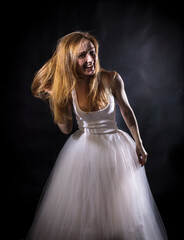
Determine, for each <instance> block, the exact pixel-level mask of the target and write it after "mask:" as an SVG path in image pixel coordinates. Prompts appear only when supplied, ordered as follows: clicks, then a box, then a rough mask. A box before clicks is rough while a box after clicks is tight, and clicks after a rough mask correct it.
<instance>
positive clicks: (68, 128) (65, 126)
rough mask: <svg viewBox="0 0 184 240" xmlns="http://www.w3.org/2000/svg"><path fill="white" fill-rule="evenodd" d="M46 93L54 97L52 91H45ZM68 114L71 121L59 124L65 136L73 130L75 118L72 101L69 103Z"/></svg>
mask: <svg viewBox="0 0 184 240" xmlns="http://www.w3.org/2000/svg"><path fill="white" fill-rule="evenodd" d="M45 92H47V93H48V94H49V95H52V90H50V89H45ZM66 111H67V114H68V115H69V116H70V118H71V119H67V121H66V123H57V125H58V127H59V129H60V130H61V132H62V133H64V134H70V133H71V131H72V128H73V117H72V103H71V100H69V101H68V105H67V109H66Z"/></svg>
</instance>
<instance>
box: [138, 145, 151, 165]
mask: <svg viewBox="0 0 184 240" xmlns="http://www.w3.org/2000/svg"><path fill="white" fill-rule="evenodd" d="M136 153H137V156H138V160H139V163H140V165H141V167H143V166H144V165H145V163H146V162H147V157H148V154H147V152H146V150H145V149H144V147H143V145H142V144H137V145H136Z"/></svg>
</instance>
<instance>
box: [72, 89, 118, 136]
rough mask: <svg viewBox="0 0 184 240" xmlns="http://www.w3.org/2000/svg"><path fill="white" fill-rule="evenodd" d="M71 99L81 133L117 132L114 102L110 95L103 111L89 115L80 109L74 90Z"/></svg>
mask: <svg viewBox="0 0 184 240" xmlns="http://www.w3.org/2000/svg"><path fill="white" fill-rule="evenodd" d="M72 97H73V107H74V111H75V115H76V119H77V124H78V127H79V129H80V130H81V131H83V132H86V133H92V134H107V133H115V132H117V130H118V128H117V125H116V120H115V117H116V112H115V100H114V96H113V95H112V94H111V95H110V96H109V103H108V105H107V106H106V107H105V108H104V109H101V110H97V111H92V112H89V113H87V112H84V111H82V110H81V109H80V107H79V103H78V99H77V94H76V90H75V88H74V89H73V91H72Z"/></svg>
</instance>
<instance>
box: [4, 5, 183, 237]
mask: <svg viewBox="0 0 184 240" xmlns="http://www.w3.org/2000/svg"><path fill="white" fill-rule="evenodd" d="M181 4H182V3H181V2H179V1H178V2H177V1H173V2H171V1H170V2H169V1H167V2H163V1H115V0H114V1H75V2H70V1H65V2H64V1H60V2H55V1H52V2H51V1H49V2H48V1H45V2H38V1H37V2H33V1H30V2H29V1H25V2H21V3H17V2H16V3H11V4H10V5H9V4H6V5H4V6H3V7H2V9H1V11H2V12H1V15H2V14H3V15H2V16H4V17H3V21H2V23H3V26H2V29H3V30H5V33H4V34H3V35H2V40H3V43H2V46H1V47H2V52H5V57H4V59H2V62H3V63H4V64H5V66H4V68H3V69H2V73H3V75H2V76H1V77H2V79H1V95H2V96H3V104H2V113H3V114H2V119H3V124H2V133H3V145H2V146H3V149H2V161H3V162H5V163H6V165H5V168H4V167H3V168H2V175H3V186H5V189H6V195H5V196H7V198H5V200H6V204H5V205H4V206H3V207H4V208H5V210H7V211H5V213H6V214H5V215H6V219H7V221H5V223H6V227H8V229H7V230H6V236H7V239H18V240H20V239H23V238H24V237H25V235H26V233H27V231H28V229H29V227H30V224H31V222H32V220H33V216H34V213H35V210H36V206H37V203H38V200H39V197H40V194H41V191H42V189H43V187H44V184H45V182H46V180H47V178H48V176H49V173H50V171H51V169H52V167H53V165H54V163H55V160H56V158H57V156H58V154H59V152H60V150H61V148H62V146H63V144H64V143H65V141H66V140H67V138H68V136H66V135H64V134H62V133H61V132H60V131H59V129H58V127H57V126H56V125H55V124H54V123H53V119H52V115H51V113H50V110H49V106H48V104H46V103H44V102H42V101H41V100H38V99H35V98H34V97H32V94H31V91H30V87H31V83H32V80H33V77H34V74H35V72H36V71H37V70H38V69H39V68H40V67H41V66H42V65H43V64H44V63H45V62H46V61H47V60H48V59H49V58H50V57H51V56H52V54H53V52H54V50H55V45H56V43H57V40H58V39H59V38H60V37H61V36H63V35H65V34H67V33H69V32H72V31H76V30H82V31H89V32H90V33H91V34H93V35H94V36H96V38H97V40H98V41H99V44H100V53H99V57H100V63H101V66H102V67H103V68H105V69H108V70H116V71H117V72H119V73H120V74H121V76H122V78H123V79H124V82H125V88H126V92H127V95H128V98H129V101H130V104H131V106H132V108H133V109H134V112H135V114H136V117H137V120H138V123H139V127H140V132H141V136H142V139H143V142H144V146H145V148H146V150H147V152H148V154H149V157H148V163H147V165H146V171H147V177H148V180H149V183H150V187H151V189H152V192H153V195H154V198H155V200H156V203H157V206H158V208H159V211H160V213H161V215H162V218H163V221H164V224H165V226H166V229H167V232H168V236H169V239H174V240H175V239H180V237H179V236H180V234H181V230H182V225H181V218H182V215H181V212H182V199H181V198H182V187H183V170H184V168H183V160H184V159H183V147H184V146H183V140H184V131H183V123H184V121H183V117H184V116H183V115H184V114H183V82H184V80H183V75H184V74H183V73H184V70H183V48H184V42H183V40H184V39H183V38H184V35H183V34H184V29H183V12H182V6H181ZM5 23H6V24H5ZM117 122H118V126H119V128H121V129H123V130H125V131H128V130H127V128H126V126H125V124H124V122H123V119H122V118H121V116H120V113H119V110H118V108H117ZM76 129H77V126H76V122H75V123H74V128H73V132H74V131H75V130H76Z"/></svg>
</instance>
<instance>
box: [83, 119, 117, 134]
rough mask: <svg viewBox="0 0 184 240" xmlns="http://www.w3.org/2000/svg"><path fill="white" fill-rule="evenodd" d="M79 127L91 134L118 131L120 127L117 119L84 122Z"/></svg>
mask: <svg viewBox="0 0 184 240" xmlns="http://www.w3.org/2000/svg"><path fill="white" fill-rule="evenodd" d="M79 129H80V130H81V131H83V132H85V133H90V134H109V133H116V132H117V130H118V128H117V125H116V123H115V121H109V120H107V121H104V120H103V121H102V122H99V121H98V122H90V123H89V122H83V124H82V125H79Z"/></svg>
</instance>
